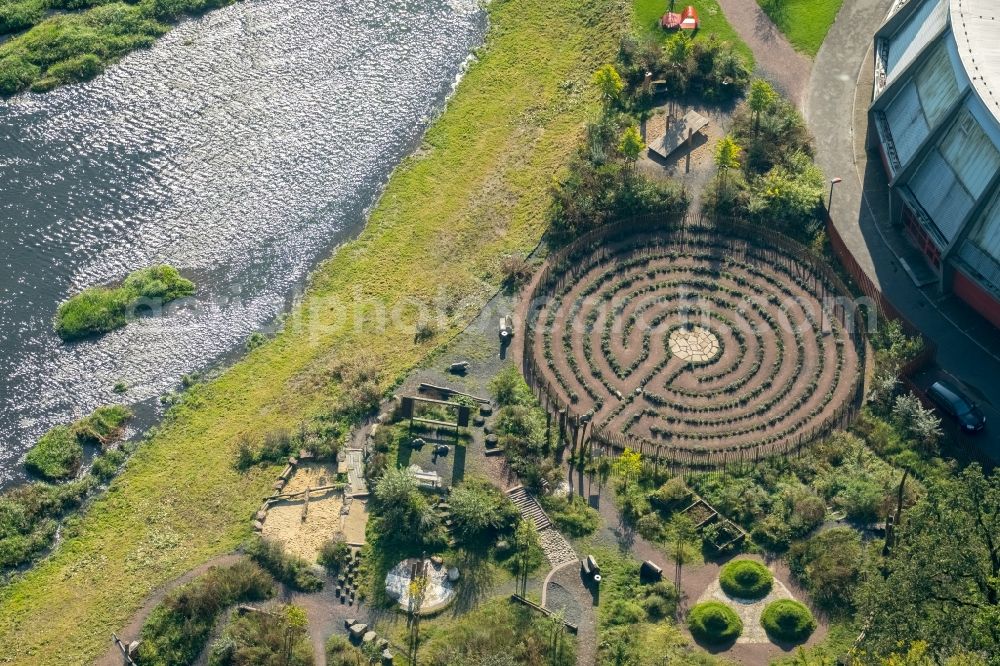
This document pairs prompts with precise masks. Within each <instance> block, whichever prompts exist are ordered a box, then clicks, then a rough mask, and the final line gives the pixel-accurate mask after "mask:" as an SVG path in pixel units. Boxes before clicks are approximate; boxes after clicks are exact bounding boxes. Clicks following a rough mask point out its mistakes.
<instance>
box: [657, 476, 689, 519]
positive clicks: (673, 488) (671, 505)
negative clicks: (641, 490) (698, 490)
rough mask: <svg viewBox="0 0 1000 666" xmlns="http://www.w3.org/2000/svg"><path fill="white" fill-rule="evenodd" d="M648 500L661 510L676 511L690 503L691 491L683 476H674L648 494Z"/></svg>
mask: <svg viewBox="0 0 1000 666" xmlns="http://www.w3.org/2000/svg"><path fill="white" fill-rule="evenodd" d="M649 501H650V502H651V503H652V504H653V506H655V507H656V508H658V509H661V510H663V511H676V510H678V509H683V508H685V507H686V506H688V505H689V504H691V491H690V490H689V489H688V487H687V484H685V483H684V478H683V477H680V476H675V477H674V478H672V479H669V480H668V481H666V482H665V483H664V484H663V485H661V486H660V487H659V488H657V489H656V491H655V492H654V493H653V494H651V495H650V496H649Z"/></svg>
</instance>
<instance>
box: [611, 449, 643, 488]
mask: <svg viewBox="0 0 1000 666" xmlns="http://www.w3.org/2000/svg"><path fill="white" fill-rule="evenodd" d="M616 467H617V470H616V471H617V473H618V476H620V477H621V478H622V480H624V481H625V483H632V482H633V481H635V480H637V479H638V478H639V475H640V474H641V473H642V456H641V455H640V454H639V452H638V451H633V450H632V449H625V450H624V451H622V454H621V455H620V456H618V461H617V463H616Z"/></svg>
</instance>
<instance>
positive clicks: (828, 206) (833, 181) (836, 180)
mask: <svg viewBox="0 0 1000 666" xmlns="http://www.w3.org/2000/svg"><path fill="white" fill-rule="evenodd" d="M842 180H843V178H831V179H830V196H829V197H827V200H826V216H827V217H830V209H831V208H833V186H834V185H836V184H837V183H839V182H840V181H842Z"/></svg>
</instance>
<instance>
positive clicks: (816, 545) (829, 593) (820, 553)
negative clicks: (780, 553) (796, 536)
mask: <svg viewBox="0 0 1000 666" xmlns="http://www.w3.org/2000/svg"><path fill="white" fill-rule="evenodd" d="M862 555H863V552H862V550H861V535H860V534H858V533H857V532H856V531H855V530H853V529H851V528H850V527H835V528H833V529H829V530H826V531H825V532H820V533H819V534H817V535H816V536H814V537H812V538H811V539H809V540H807V541H800V542H798V543H796V544H794V545H793V546H792V548H791V550H789V553H788V565H789V568H790V569H791V570H792V573H793V574H795V577H796V578H798V579H799V580H800V581H801V582H802V584H803V587H805V588H806V589H807V590H808V591H809V593H810V594H811V595H812V597H813V599H814V600H815V601H816V603H817V604H819V605H820V606H821V607H822V608H824V609H826V610H828V611H831V612H838V613H849V612H850V611H851V610H852V609H853V607H854V606H853V598H852V597H853V594H854V589H855V587H856V586H857V584H858V577H859V575H860V570H861V562H862Z"/></svg>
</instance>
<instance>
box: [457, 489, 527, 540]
mask: <svg viewBox="0 0 1000 666" xmlns="http://www.w3.org/2000/svg"><path fill="white" fill-rule="evenodd" d="M448 503H449V504H450V505H451V517H452V521H453V523H454V535H455V539H456V541H458V542H459V543H461V544H463V545H464V546H466V547H472V548H482V547H485V546H487V545H489V544H492V543H494V542H495V541H496V540H497V537H499V536H500V535H509V534H512V533H513V531H514V528H515V526H516V525H517V521H518V519H519V516H520V514H519V513H518V511H517V507H516V506H514V503H513V502H511V500H510V498H509V497H507V496H506V495H505V494H504V493H502V492H500V490H499V489H498V488H497V487H496V486H494V485H493V484H492V483H490V482H489V481H487V480H486V479H482V478H478V477H470V478H467V479H466V480H465V481H463V482H462V483H461V484H459V485H458V486H456V487H455V488H453V489H452V491H451V496H450V497H449V498H448Z"/></svg>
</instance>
